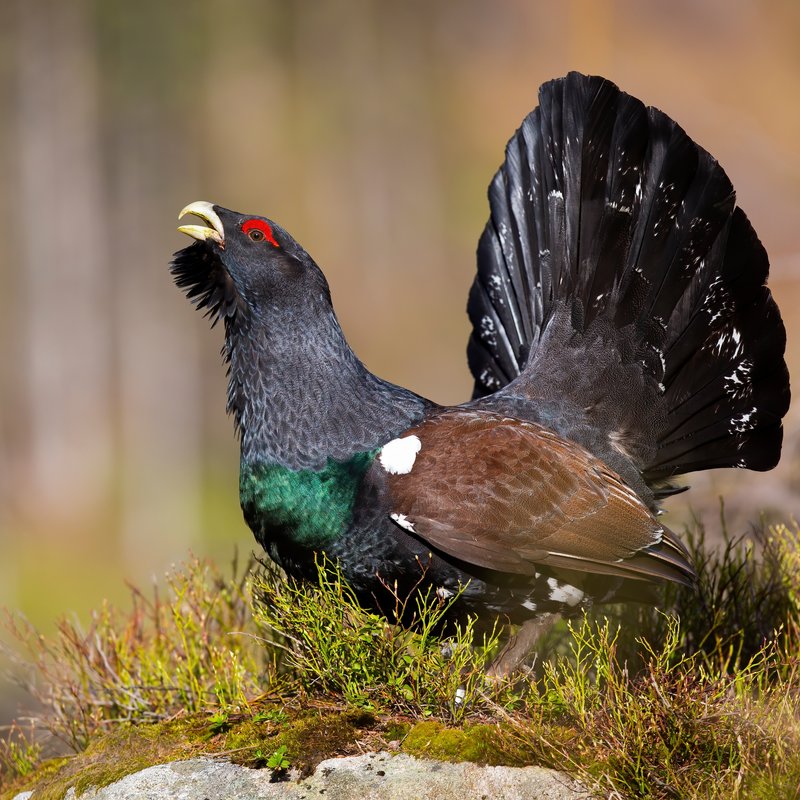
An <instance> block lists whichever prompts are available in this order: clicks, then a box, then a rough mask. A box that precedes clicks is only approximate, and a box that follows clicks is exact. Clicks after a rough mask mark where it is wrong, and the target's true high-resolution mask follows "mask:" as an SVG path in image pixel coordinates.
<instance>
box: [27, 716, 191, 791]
mask: <svg viewBox="0 0 800 800" xmlns="http://www.w3.org/2000/svg"><path fill="white" fill-rule="evenodd" d="M194 724H195V723H194V722H193V721H192V720H188V719H186V720H172V721H169V722H164V723H159V724H154V725H142V726H126V727H124V728H119V729H117V730H115V731H113V732H112V733H108V734H106V735H104V736H100V737H98V738H96V739H95V740H94V741H92V742H91V743H90V744H89V746H88V747H87V748H86V750H85V751H84V752H83V753H80V754H79V755H77V756H73V757H71V758H65V759H58V760H56V761H54V762H52V763H51V765H50V767H49V769H46V770H44V771H43V770H42V769H37V771H36V773H35V775H33V776H31V778H32V779H33V780H32V781H29V782H28V785H27V788H28V789H31V788H33V789H34V792H33V800H61V798H63V797H64V795H65V794H66V792H67V789H69V788H70V787H74V788H75V792H76V794H78V795H80V794H81V793H83V792H85V791H86V790H87V789H89V788H92V787H102V786H108V785H109V784H111V783H114V782H115V781H118V780H120V779H121V778H124V777H125V776H126V775H130V774H131V773H133V772H138V771H139V770H142V769H145V768H146V767H150V766H153V765H154V764H160V763H167V762H169V761H177V760H179V759H183V758H190V757H191V756H193V755H195V754H196V752H197V750H198V746H197V744H195V743H194V742H195V737H193V736H189V735H188V734H189V732H190V730H191V728H192V727H193V726H194Z"/></svg>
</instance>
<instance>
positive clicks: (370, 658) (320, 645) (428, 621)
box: [253, 563, 500, 721]
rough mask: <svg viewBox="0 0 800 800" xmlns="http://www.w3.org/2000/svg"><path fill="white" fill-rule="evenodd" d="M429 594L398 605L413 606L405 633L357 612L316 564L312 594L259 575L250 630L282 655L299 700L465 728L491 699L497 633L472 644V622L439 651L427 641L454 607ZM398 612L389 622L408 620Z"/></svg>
mask: <svg viewBox="0 0 800 800" xmlns="http://www.w3.org/2000/svg"><path fill="white" fill-rule="evenodd" d="M456 599H457V596H456V597H453V598H451V599H449V600H447V601H443V600H441V599H440V598H438V597H437V596H436V595H435V594H434V593H433V592H431V591H428V592H424V593H422V592H420V593H415V594H414V595H413V596H412V597H410V598H397V602H398V604H399V605H401V606H402V605H404V604H405V603H413V605H414V610H413V614H412V615H411V617H412V622H411V624H410V625H408V626H406V627H401V626H400V625H396V624H392V623H390V622H389V621H388V620H387V619H386V618H385V617H383V616H381V615H379V614H376V613H373V612H371V611H367V610H365V609H363V608H362V607H361V606H360V605H359V603H358V601H357V599H356V597H355V595H354V594H353V592H352V590H351V589H350V588H349V587H348V586H347V584H346V583H345V582H344V580H343V578H342V575H341V572H340V571H339V570H338V568H336V567H335V566H334V565H332V564H330V563H319V564H318V583H317V584H316V585H315V586H313V587H312V586H309V585H308V584H301V583H297V582H294V581H286V580H283V579H281V578H279V577H277V576H276V575H275V573H274V571H270V570H262V571H261V572H259V573H257V574H256V576H255V578H254V583H253V614H254V617H255V620H256V624H257V625H259V626H260V627H261V628H262V629H264V631H265V636H267V637H271V638H272V641H273V643H274V644H275V646H278V647H280V648H283V650H284V652H285V654H286V664H287V666H288V669H290V670H291V673H292V674H293V675H294V676H295V677H296V679H297V680H298V681H299V683H300V685H301V686H302V687H303V689H304V690H305V691H306V692H309V693H312V694H315V695H320V694H331V693H332V694H335V695H339V696H341V697H342V698H343V699H344V700H345V701H346V702H347V703H349V704H351V705H355V706H358V707H363V708H367V709H376V708H380V709H384V708H390V709H394V710H395V711H398V712H404V713H406V712H407V713H413V714H421V715H424V716H428V715H431V714H438V715H443V716H444V717H445V718H447V719H449V720H451V721H458V720H460V719H462V718H463V716H464V714H465V712H466V710H467V709H470V710H474V709H475V708H476V707H478V706H480V705H482V703H483V700H482V697H483V695H484V694H485V693H486V692H488V691H491V690H492V689H493V685H492V684H490V683H489V681H488V679H487V678H486V675H485V667H486V665H487V663H488V662H489V660H490V659H491V656H492V654H493V653H494V652H495V650H496V649H497V645H498V641H499V638H500V636H499V634H500V632H499V630H495V631H494V632H492V633H491V634H490V635H488V636H485V637H483V638H482V639H481V641H480V642H476V638H477V637H476V634H475V630H474V625H475V620H474V619H471V620H467V622H465V623H463V624H461V625H458V624H457V625H453V626H452V635H451V637H450V638H449V639H448V640H447V641H446V642H442V641H440V640H439V639H438V638H437V637H436V636H435V632H436V631H437V630H438V629H439V628H440V627H441V624H442V622H443V620H444V619H445V618H446V617H447V614H448V611H449V610H450V608H451V606H452V604H453V602H455V600H456ZM406 611H407V609H406V608H405V607H403V608H398V609H397V618H398V619H399V618H403V617H406V616H407V614H406Z"/></svg>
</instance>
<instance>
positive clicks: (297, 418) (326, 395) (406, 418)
mask: <svg viewBox="0 0 800 800" xmlns="http://www.w3.org/2000/svg"><path fill="white" fill-rule="evenodd" d="M225 322H226V338H225V354H226V357H227V359H228V360H229V362H230V367H229V383H228V411H229V412H230V413H231V414H233V416H234V419H235V422H236V426H237V429H238V430H239V434H240V438H241V449H242V461H243V462H244V463H249V464H257V463H262V464H278V465H281V466H285V467H289V468H291V469H295V470H296V469H321V468H322V467H323V466H324V465H325V464H326V463H327V461H328V459H334V460H336V461H346V460H347V459H349V458H350V457H351V456H352V455H353V454H355V453H358V452H363V451H366V450H370V449H372V448H375V447H378V446H380V445H382V444H384V443H385V442H386V441H388V440H389V439H391V438H393V437H394V436H396V435H397V434H399V433H401V432H402V431H403V430H405V429H406V428H408V427H409V426H410V425H411V424H413V423H414V422H415V421H417V420H419V419H420V418H421V417H422V415H423V413H424V412H425V410H426V408H428V407H430V406H431V404H430V403H429V402H428V401H426V400H424V399H423V398H421V397H419V396H417V395H415V394H413V393H412V392H409V391H408V390H406V389H402V388H400V387H398V386H395V385H393V384H390V383H387V382H385V381H382V380H381V379H379V378H377V377H376V376H375V375H373V374H372V373H371V372H369V370H367V368H366V367H365V366H364V365H363V364H362V363H361V362H360V361H359V360H358V358H357V357H356V355H355V354H354V353H353V351H352V350H351V349H350V347H349V345H348V344H347V342H346V340H345V338H344V334H343V333H342V330H341V328H340V327H339V323H338V321H337V320H336V316H335V314H334V313H333V310H332V309H331V308H330V307H327V308H324V307H323V308H316V309H315V308H312V307H310V306H309V307H306V308H305V309H303V312H302V319H298V313H297V311H296V310H295V311H292V310H291V309H279V308H273V309H271V310H269V311H268V312H267V313H259V314H257V313H255V312H251V313H246V314H242V313H238V314H236V315H235V316H234V317H232V318H228V319H226V321H225Z"/></svg>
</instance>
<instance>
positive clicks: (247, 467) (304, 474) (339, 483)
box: [239, 450, 377, 548]
mask: <svg viewBox="0 0 800 800" xmlns="http://www.w3.org/2000/svg"><path fill="white" fill-rule="evenodd" d="M376 453H377V450H372V451H370V452H367V453H357V454H356V455H354V456H353V457H352V458H351V459H350V460H349V461H345V462H338V461H332V460H329V461H328V463H327V465H326V466H325V468H324V469H322V470H320V471H319V472H315V471H313V470H298V471H293V470H291V469H287V468H286V467H281V466H276V465H274V464H272V465H270V464H255V465H254V464H245V463H243V464H242V466H241V473H240V478H239V498H240V501H241V504H242V509H243V510H244V514H245V518H246V519H247V521H248V523H249V524H250V525H251V526H253V527H258V528H259V529H260V531H261V532H263V534H264V535H265V536H266V537H268V538H272V537H275V536H280V537H285V538H288V539H289V540H290V541H292V542H294V543H295V544H297V545H300V546H303V547H308V548H316V547H321V546H323V545H325V544H326V543H328V542H331V541H333V540H335V539H336V538H337V537H338V536H340V535H341V534H342V533H343V532H344V531H345V530H346V529H347V526H348V525H349V523H350V521H351V519H352V516H353V506H354V505H355V501H356V496H357V494H358V489H359V486H360V485H361V481H362V479H363V477H364V473H365V472H366V471H367V469H368V468H369V466H370V464H371V463H372V461H373V459H374V458H375V454H376Z"/></svg>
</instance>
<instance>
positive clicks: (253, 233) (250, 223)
mask: <svg viewBox="0 0 800 800" xmlns="http://www.w3.org/2000/svg"><path fill="white" fill-rule="evenodd" d="M242 232H243V233H244V234H245V235H246V236H247V237H248V238H249V239H250V241H252V242H269V243H270V244H271V245H272V246H273V247H280V245H279V244H278V242H277V241H276V239H275V235H274V234H273V232H272V228H271V227H270V226H269V225H268V224H267V223H266V222H264V220H263V219H248V220H245V222H243V223H242Z"/></svg>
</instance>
